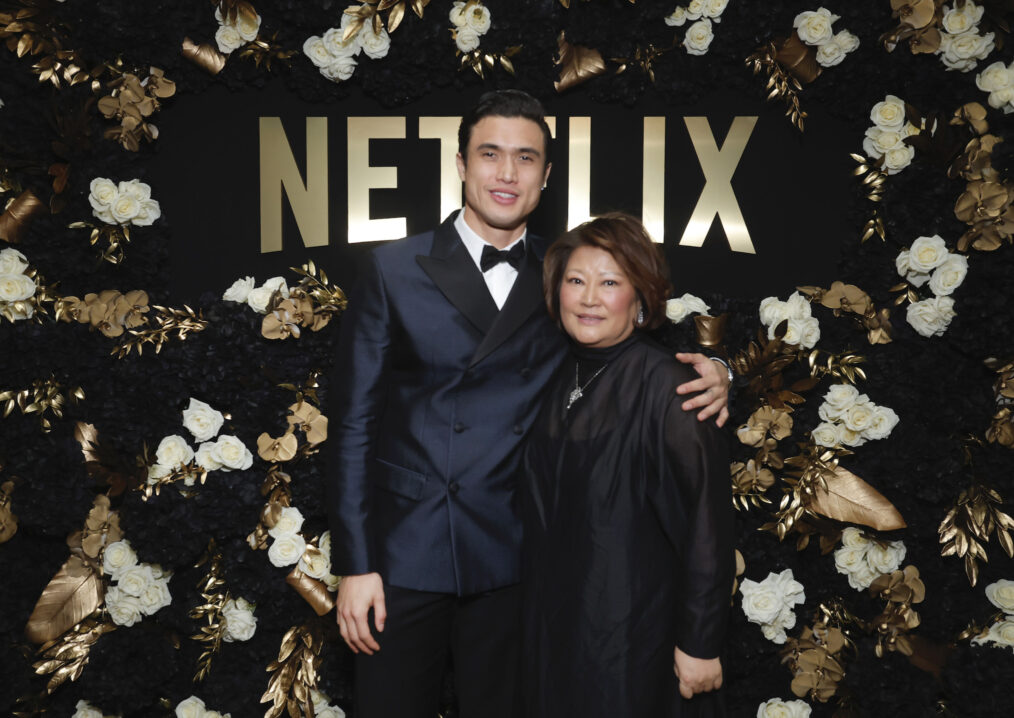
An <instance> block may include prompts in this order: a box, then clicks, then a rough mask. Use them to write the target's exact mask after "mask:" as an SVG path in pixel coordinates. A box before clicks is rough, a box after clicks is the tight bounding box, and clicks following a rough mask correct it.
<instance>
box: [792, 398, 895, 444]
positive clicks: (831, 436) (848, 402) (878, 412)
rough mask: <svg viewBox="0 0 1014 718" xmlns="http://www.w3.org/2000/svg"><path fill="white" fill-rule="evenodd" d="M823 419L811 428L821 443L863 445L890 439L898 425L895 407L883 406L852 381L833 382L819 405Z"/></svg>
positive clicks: (816, 440) (817, 440)
mask: <svg viewBox="0 0 1014 718" xmlns="http://www.w3.org/2000/svg"><path fill="white" fill-rule="evenodd" d="M817 415H818V416H820V419H821V422H820V423H819V424H817V426H816V427H815V428H814V429H813V431H811V432H810V434H811V435H812V436H813V441H814V443H815V444H817V445H818V446H827V447H833V446H841V445H842V444H844V445H845V446H862V445H863V444H865V443H866V442H867V441H872V440H875V439H886V438H887V437H888V436H890V435H891V432H892V431H893V430H894V427H895V426H897V425H898V415H897V414H896V413H895V412H894V409H892V408H890V407H887V406H879V405H877V404H874V403H873V402H872V401H870V397H868V396H866V394H860V393H859V390H858V389H856V388H855V387H854V386H852V385H851V384H833V385H832V386H831V387H830V388H829V389H828V390H827V393H826V394H825V395H824V403H823V404H821V405H820V407H819V408H818V409H817Z"/></svg>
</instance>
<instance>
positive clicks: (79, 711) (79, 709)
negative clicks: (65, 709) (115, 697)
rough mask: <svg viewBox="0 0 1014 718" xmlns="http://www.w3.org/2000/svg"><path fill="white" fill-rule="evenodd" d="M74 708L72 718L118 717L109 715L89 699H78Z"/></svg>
mask: <svg viewBox="0 0 1014 718" xmlns="http://www.w3.org/2000/svg"><path fill="white" fill-rule="evenodd" d="M74 709H75V710H74V713H72V714H71V716H70V718H117V716H107V715H106V714H105V713H103V712H102V711H101V710H99V709H98V708H96V707H95V706H93V705H92V704H91V703H89V702H88V701H78V702H77V705H75V706H74Z"/></svg>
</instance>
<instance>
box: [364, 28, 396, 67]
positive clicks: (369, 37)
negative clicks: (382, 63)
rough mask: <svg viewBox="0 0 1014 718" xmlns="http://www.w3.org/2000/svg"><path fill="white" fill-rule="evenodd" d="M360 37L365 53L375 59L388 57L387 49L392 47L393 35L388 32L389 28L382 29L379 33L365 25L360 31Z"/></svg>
mask: <svg viewBox="0 0 1014 718" xmlns="http://www.w3.org/2000/svg"><path fill="white" fill-rule="evenodd" d="M358 39H359V46H360V47H361V48H363V53H365V55H366V56H367V57H369V58H370V59H373V60H379V59H380V58H382V57H386V56H387V51H388V50H389V49H390V48H391V36H390V35H388V34H387V30H383V29H381V31H380V34H379V35H378V34H377V33H375V32H373V30H372V29H370V28H368V27H364V28H363V30H362V31H361V32H360V33H359V36H358Z"/></svg>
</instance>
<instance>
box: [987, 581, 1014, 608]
mask: <svg viewBox="0 0 1014 718" xmlns="http://www.w3.org/2000/svg"><path fill="white" fill-rule="evenodd" d="M986 598H988V599H989V602H990V603H992V604H993V605H994V606H996V607H997V608H999V609H1000V610H1001V611H1003V612H1004V613H1014V581H1011V580H1009V579H1006V578H1001V579H1000V580H999V581H996V582H995V583H991V584H989V585H988V586H986Z"/></svg>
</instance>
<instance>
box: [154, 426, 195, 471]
mask: <svg viewBox="0 0 1014 718" xmlns="http://www.w3.org/2000/svg"><path fill="white" fill-rule="evenodd" d="M193 458H194V450H193V449H191V448H190V446H189V445H188V444H187V441H186V439H184V438H183V437H182V436H180V435H178V434H173V435H171V436H167V437H165V438H164V439H162V441H160V442H159V444H158V448H157V449H155V460H156V461H157V462H158V463H159V464H160V465H162V466H164V467H166V468H167V469H170V470H172V469H175V468H176V467H178V466H183V465H184V464H187V463H189V462H190V460H191V459H193Z"/></svg>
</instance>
